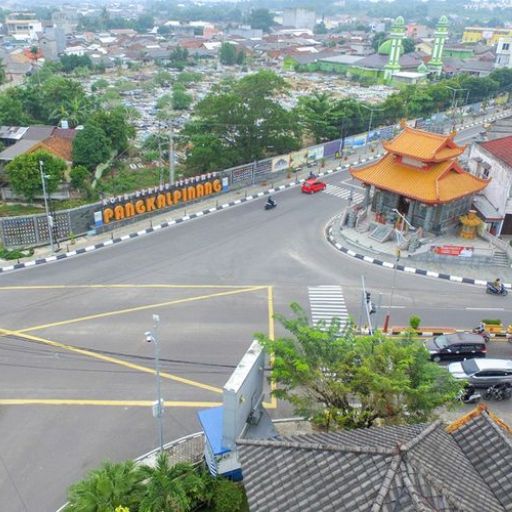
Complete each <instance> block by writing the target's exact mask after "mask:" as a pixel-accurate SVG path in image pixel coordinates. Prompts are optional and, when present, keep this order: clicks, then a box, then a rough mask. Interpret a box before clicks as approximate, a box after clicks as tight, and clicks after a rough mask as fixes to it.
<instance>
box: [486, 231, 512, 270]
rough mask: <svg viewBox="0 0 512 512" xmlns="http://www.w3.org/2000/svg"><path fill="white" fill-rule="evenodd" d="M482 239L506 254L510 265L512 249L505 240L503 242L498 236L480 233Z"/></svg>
mask: <svg viewBox="0 0 512 512" xmlns="http://www.w3.org/2000/svg"><path fill="white" fill-rule="evenodd" d="M478 235H479V236H480V238H483V239H484V240H487V241H488V242H489V243H490V244H491V245H492V246H493V247H494V248H495V249H498V250H499V251H502V252H504V253H505V254H506V255H507V258H508V261H509V263H510V262H511V261H512V247H511V246H510V244H509V243H508V242H506V241H505V240H501V239H500V238H498V237H497V236H494V235H492V234H491V233H489V232H488V231H482V232H480V233H478Z"/></svg>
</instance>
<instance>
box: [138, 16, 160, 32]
mask: <svg viewBox="0 0 512 512" xmlns="http://www.w3.org/2000/svg"><path fill="white" fill-rule="evenodd" d="M154 25H155V20H154V18H153V16H151V15H150V14H141V15H139V17H138V18H137V20H136V21H135V23H134V26H133V28H134V29H135V30H136V31H137V32H147V31H148V30H150V29H152V28H153V27H154Z"/></svg>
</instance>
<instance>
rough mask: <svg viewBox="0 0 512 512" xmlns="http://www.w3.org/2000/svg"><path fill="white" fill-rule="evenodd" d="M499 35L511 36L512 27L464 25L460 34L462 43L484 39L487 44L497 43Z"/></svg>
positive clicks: (477, 41)
mask: <svg viewBox="0 0 512 512" xmlns="http://www.w3.org/2000/svg"><path fill="white" fill-rule="evenodd" d="M500 37H512V28H491V27H466V28H465V29H464V33H463V34H462V42H463V43H479V42H480V41H484V42H485V44H487V45H489V46H494V45H495V44H498V41H499V39H500Z"/></svg>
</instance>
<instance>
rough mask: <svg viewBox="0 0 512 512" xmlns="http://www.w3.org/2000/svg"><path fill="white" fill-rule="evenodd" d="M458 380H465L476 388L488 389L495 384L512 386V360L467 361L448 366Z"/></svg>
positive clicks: (487, 359)
mask: <svg viewBox="0 0 512 512" xmlns="http://www.w3.org/2000/svg"><path fill="white" fill-rule="evenodd" d="M448 370H449V372H450V373H451V374H452V375H453V377H455V378H456V379H460V380H465V381H467V382H468V384H470V385H471V386H473V387H475V388H488V387H490V386H494V385H495V384H501V383H510V384H512V360H510V359H489V358H486V359H480V358H478V359H466V360H465V361H461V362H458V363H450V364H449V365H448Z"/></svg>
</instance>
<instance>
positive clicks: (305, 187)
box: [301, 178, 327, 194]
mask: <svg viewBox="0 0 512 512" xmlns="http://www.w3.org/2000/svg"><path fill="white" fill-rule="evenodd" d="M325 187H327V185H326V184H325V183H324V182H323V181H320V180H319V179H318V178H309V179H307V180H306V181H305V182H304V183H303V184H302V187H301V190H302V192H304V193H305V194H313V193H315V192H321V191H322V190H325Z"/></svg>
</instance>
